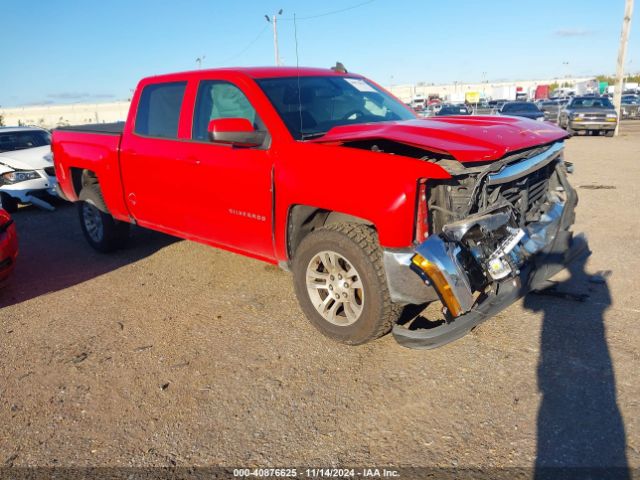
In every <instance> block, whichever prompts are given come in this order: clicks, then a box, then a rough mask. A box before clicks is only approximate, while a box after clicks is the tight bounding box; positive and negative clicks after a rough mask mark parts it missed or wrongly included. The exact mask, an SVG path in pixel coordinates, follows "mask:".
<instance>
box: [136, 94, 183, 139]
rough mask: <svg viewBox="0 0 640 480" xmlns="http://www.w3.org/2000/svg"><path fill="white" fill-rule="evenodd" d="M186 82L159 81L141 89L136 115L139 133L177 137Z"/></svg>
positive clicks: (150, 135)
mask: <svg viewBox="0 0 640 480" xmlns="http://www.w3.org/2000/svg"><path fill="white" fill-rule="evenodd" d="M186 86H187V82H175V83H159V84H157V85H149V86H147V87H145V88H144V90H142V94H141V95H140V104H139V105H138V113H137V115H136V126H135V132H136V133H137V134H139V135H145V136H149V137H161V138H177V137H178V122H179V120H180V108H181V107H182V98H183V97H184V91H185V88H186Z"/></svg>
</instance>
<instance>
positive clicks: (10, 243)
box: [0, 209, 18, 282]
mask: <svg viewBox="0 0 640 480" xmlns="http://www.w3.org/2000/svg"><path fill="white" fill-rule="evenodd" d="M9 221H11V217H10V216H9V214H8V213H7V212H6V211H5V210H2V209H0V227H1V226H2V225H5V224H6V223H7V222H9ZM17 256H18V234H17V233H16V226H15V225H13V224H12V225H10V226H9V228H8V229H6V230H5V231H4V232H0V282H3V281H4V280H6V279H7V278H8V277H9V275H11V272H13V269H14V266H15V262H16V258H17ZM7 259H10V262H11V263H10V264H9V265H8V266H4V267H3V266H2V265H3V264H4V262H6V260H7Z"/></svg>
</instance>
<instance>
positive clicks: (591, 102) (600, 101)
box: [571, 97, 613, 108]
mask: <svg viewBox="0 0 640 480" xmlns="http://www.w3.org/2000/svg"><path fill="white" fill-rule="evenodd" d="M571 108H613V105H612V104H611V102H610V101H609V99H608V98H604V97H587V98H574V99H573V101H572V102H571Z"/></svg>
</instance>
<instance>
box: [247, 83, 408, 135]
mask: <svg viewBox="0 0 640 480" xmlns="http://www.w3.org/2000/svg"><path fill="white" fill-rule="evenodd" d="M257 83H258V85H259V86H260V88H262V90H263V91H264V93H265V94H266V95H267V97H268V98H269V100H270V101H271V103H272V104H273V106H274V107H275V109H276V110H277V112H278V114H279V115H280V117H281V118H282V120H283V121H284V123H285V125H286V126H287V128H288V129H289V132H291V135H293V137H294V138H295V139H296V140H304V139H307V138H312V137H319V136H322V135H324V134H325V133H327V132H328V131H329V130H330V129H332V128H333V127H336V126H339V125H351V124H356V123H369V122H386V121H393V120H409V119H414V118H416V116H415V114H414V113H412V112H411V111H410V110H408V109H407V108H406V107H405V106H404V105H403V104H402V103H400V102H399V101H397V100H396V99H394V98H393V97H391V96H389V95H388V94H386V93H384V92H382V91H381V90H379V89H378V88H377V87H375V86H374V85H372V84H371V83H369V82H367V81H366V80H364V79H362V78H352V77H333V76H331V77H329V76H326V77H286V78H265V79H260V80H257Z"/></svg>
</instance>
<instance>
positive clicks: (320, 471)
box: [233, 468, 400, 478]
mask: <svg viewBox="0 0 640 480" xmlns="http://www.w3.org/2000/svg"><path fill="white" fill-rule="evenodd" d="M233 476H234V477H263V478H265V477H276V478H278V477H280V478H357V477H361V478H399V477H400V472H398V471H397V470H391V469H386V468H362V469H355V468H305V469H296V468H238V469H234V470H233Z"/></svg>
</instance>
